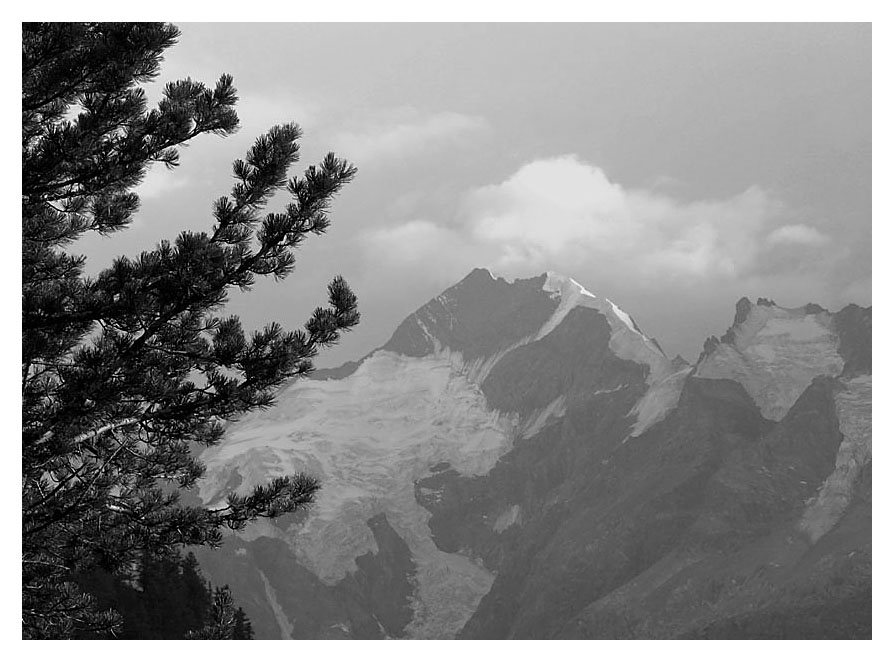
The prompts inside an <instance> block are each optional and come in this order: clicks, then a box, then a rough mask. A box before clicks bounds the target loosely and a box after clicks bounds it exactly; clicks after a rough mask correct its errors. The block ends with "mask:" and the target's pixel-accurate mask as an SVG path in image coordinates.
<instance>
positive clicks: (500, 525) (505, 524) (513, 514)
mask: <svg viewBox="0 0 893 661" xmlns="http://www.w3.org/2000/svg"><path fill="white" fill-rule="evenodd" d="M520 518H521V506H520V505H512V506H511V507H509V508H508V509H507V510H506V511H504V512H503V513H502V514H500V515H499V516H498V517H496V522H495V523H494V524H493V530H495V531H496V532H499V533H501V532H504V531H505V530H507V529H508V528H509V527H510V526H515V525H518V523H519V520H520Z"/></svg>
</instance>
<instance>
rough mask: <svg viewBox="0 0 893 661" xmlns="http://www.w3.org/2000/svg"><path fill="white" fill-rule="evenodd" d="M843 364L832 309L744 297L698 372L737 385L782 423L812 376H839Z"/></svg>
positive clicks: (709, 347) (707, 348) (708, 348)
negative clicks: (781, 420)
mask: <svg viewBox="0 0 893 661" xmlns="http://www.w3.org/2000/svg"><path fill="white" fill-rule="evenodd" d="M843 364H844V360H843V358H842V357H841V356H840V354H839V352H838V334H837V332H836V331H835V328H834V320H833V315H831V313H830V312H828V311H827V310H825V309H823V308H821V307H820V306H818V305H815V304H809V305H805V306H802V307H799V308H785V307H781V306H780V305H778V304H777V303H775V301H773V300H771V299H768V298H762V297H761V298H758V299H757V302H756V304H755V305H754V304H753V303H751V302H750V300H749V299H748V298H742V299H740V300H739V301H738V303H737V304H736V306H735V319H734V321H733V322H732V325H731V326H730V327H729V329H728V330H727V331H726V332H725V334H724V335H723V336H722V337H721V338H720V339H719V340H716V338H709V339H708V340H707V342H705V344H704V351H703V352H702V353H701V356H700V358H699V359H698V365H697V368H696V372H695V374H696V376H699V377H702V378H721V379H732V380H734V381H738V382H739V383H741V384H742V385H743V386H744V388H745V390H747V391H748V393H750V395H751V397H753V399H754V401H755V402H756V403H757V405H758V406H759V407H760V410H761V412H762V413H763V415H764V416H765V417H766V418H769V419H771V420H780V419H781V418H782V417H783V416H784V415H785V414H786V413H787V412H788V410H789V409H790V408H791V406H793V404H794V402H795V401H796V399H797V397H799V395H800V394H801V393H802V392H803V390H804V389H805V388H806V386H808V385H809V384H810V383H811V382H812V379H813V378H815V377H817V376H838V375H839V374H840V373H841V370H842V369H843Z"/></svg>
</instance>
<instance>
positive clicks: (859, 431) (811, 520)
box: [800, 374, 871, 542]
mask: <svg viewBox="0 0 893 661" xmlns="http://www.w3.org/2000/svg"><path fill="white" fill-rule="evenodd" d="M842 384H843V386H844V389H843V390H842V391H840V392H838V393H835V395H834V405H835V408H836V410H837V418H838V420H839V421H840V432H841V434H843V440H842V441H841V443H840V448H839V449H838V451H837V461H836V462H835V467H834V471H833V472H832V473H831V475H829V476H828V477H827V478H826V479H825V482H824V483H823V484H822V487H821V489H820V490H819V493H818V495H817V496H816V497H815V498H814V499H813V500H812V501H811V502H810V503H809V506H808V507H807V508H806V511H805V512H804V514H803V518H802V519H801V522H800V527H801V529H802V530H803V531H805V532H806V533H807V534H808V535H809V537H810V539H812V541H813V542H815V541H816V540H817V539H819V538H820V537H821V536H822V535H824V534H825V533H827V532H828V531H829V530H831V528H833V527H834V526H835V525H836V524H837V522H838V520H840V517H841V516H842V515H843V512H844V510H845V509H846V508H847V506H848V505H849V504H850V501H851V500H852V496H853V490H854V488H855V486H856V482H857V481H858V479H859V475H860V473H861V471H862V468H863V467H864V466H865V465H866V464H867V463H868V462H869V461H871V375H870V374H866V375H862V376H857V377H855V378H852V379H848V380H846V381H843V382H842Z"/></svg>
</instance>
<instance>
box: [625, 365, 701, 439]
mask: <svg viewBox="0 0 893 661" xmlns="http://www.w3.org/2000/svg"><path fill="white" fill-rule="evenodd" d="M693 369H694V368H693V367H686V368H685V369H681V370H679V371H678V372H674V373H673V374H670V375H669V376H667V377H665V378H663V379H662V380H660V381H658V382H657V383H655V384H653V385H651V386H650V387H649V388H648V390H647V391H646V392H645V395H644V396H643V397H642V399H640V400H639V401H638V402H636V405H635V406H634V407H633V408H632V410H631V411H630V414H631V415H635V416H636V423H635V424H634V425H633V429H632V431H631V432H630V436H632V437H636V436H641V435H642V434H644V433H645V431H647V430H648V429H649V428H651V427H653V426H654V425H655V424H657V423H658V422H660V421H661V420H663V419H664V418H665V417H666V415H667V413H669V412H670V411H671V410H673V409H674V408H675V407H676V404H678V403H679V396H680V395H681V394H682V387H683V385H684V384H685V379H686V377H687V376H688V375H689V374H690V373H691V371H692V370H693Z"/></svg>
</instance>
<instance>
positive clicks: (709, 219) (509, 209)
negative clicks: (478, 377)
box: [372, 155, 781, 279]
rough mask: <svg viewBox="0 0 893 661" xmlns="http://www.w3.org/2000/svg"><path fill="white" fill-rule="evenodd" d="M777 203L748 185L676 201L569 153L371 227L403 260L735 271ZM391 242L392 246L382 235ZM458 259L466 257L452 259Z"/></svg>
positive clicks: (646, 274)
mask: <svg viewBox="0 0 893 661" xmlns="http://www.w3.org/2000/svg"><path fill="white" fill-rule="evenodd" d="M780 211H781V205H780V204H779V203H777V202H775V201H774V200H773V199H771V198H770V196H769V195H768V194H767V193H765V192H764V191H762V190H761V189H759V188H757V187H752V188H749V189H747V190H745V191H744V192H742V193H740V194H739V195H735V196H732V197H729V198H726V199H720V200H703V201H694V202H687V201H680V200H678V199H675V198H673V197H671V196H669V195H667V194H664V193H658V192H654V191H651V190H646V189H634V188H625V187H623V186H622V185H620V184H618V183H616V182H612V181H611V180H610V179H609V177H608V176H607V174H606V173H605V172H604V171H603V170H602V169H601V168H599V167H596V166H594V165H591V164H588V163H585V162H583V161H581V160H580V159H579V158H577V157H576V156H573V155H567V156H559V157H556V158H549V159H541V160H537V161H533V162H531V163H528V164H526V165H524V166H522V167H521V168H520V169H519V170H518V171H517V172H515V173H514V174H512V175H511V176H510V177H508V178H507V179H506V180H505V181H503V182H501V183H498V184H493V185H488V186H483V187H480V188H476V189H473V190H470V191H468V192H467V193H466V194H465V195H464V197H463V198H462V200H461V201H460V203H459V208H458V211H457V213H456V216H455V217H454V218H450V219H445V220H444V221H443V222H442V223H440V224H438V223H435V222H433V221H431V220H426V221H424V223H422V221H418V220H414V221H411V222H409V223H406V224H404V225H402V226H398V227H390V228H387V229H382V230H377V231H376V232H374V233H373V235H372V239H373V241H372V243H373V244H374V243H376V241H379V242H383V241H393V240H394V239H395V238H397V237H399V238H400V241H399V243H400V248H399V250H400V251H401V252H402V253H403V254H404V256H405V258H407V259H416V260H418V261H419V263H424V264H426V265H430V264H431V263H432V262H437V261H438V260H441V259H456V253H454V252H452V251H449V252H448V251H445V250H444V249H443V247H444V246H446V245H454V246H461V252H463V253H468V254H471V255H473V256H474V257H475V259H478V260H480V259H481V258H482V257H484V258H485V261H484V262H479V263H487V264H490V265H493V266H494V267H496V268H497V269H501V270H503V271H505V272H507V273H511V272H515V271H517V272H523V273H529V272H531V271H533V270H535V269H538V268H551V267H553V266H554V265H556V264H557V265H561V268H563V269H566V270H571V271H574V272H578V270H583V269H585V270H592V269H593V268H597V269H598V270H599V271H604V272H622V273H626V274H629V277H632V278H635V277H643V278H654V277H671V278H685V279H699V278H705V277H716V276H720V277H735V276H739V275H741V274H742V273H744V272H746V271H747V270H748V269H749V268H750V267H751V266H752V265H753V264H754V262H755V260H756V259H757V255H758V253H759V250H760V248H761V244H762V236H763V234H764V232H765V228H766V226H768V225H770V224H772V222H773V221H774V220H775V219H776V217H777V216H778V215H779V213H780ZM391 245H396V242H392V243H391ZM461 261H463V262H464V261H466V260H464V259H462V260H461Z"/></svg>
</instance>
